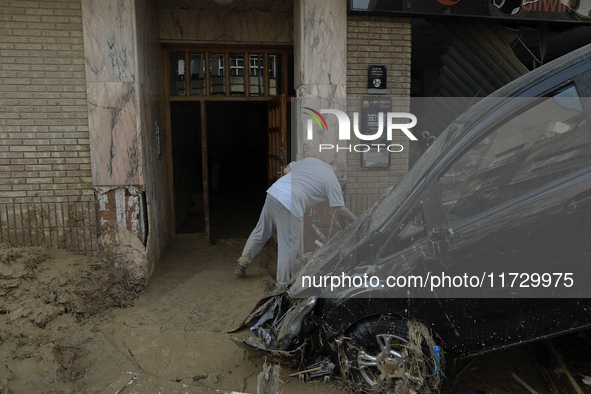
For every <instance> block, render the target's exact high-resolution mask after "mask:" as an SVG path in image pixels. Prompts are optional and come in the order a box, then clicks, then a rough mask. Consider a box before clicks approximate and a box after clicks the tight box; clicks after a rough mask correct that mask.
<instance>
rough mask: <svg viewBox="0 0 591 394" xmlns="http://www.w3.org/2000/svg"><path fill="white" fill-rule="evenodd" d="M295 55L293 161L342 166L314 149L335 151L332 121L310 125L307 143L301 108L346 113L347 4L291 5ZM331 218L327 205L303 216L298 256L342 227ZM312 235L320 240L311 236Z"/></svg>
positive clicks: (334, 154) (312, 0)
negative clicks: (314, 159) (326, 147)
mask: <svg viewBox="0 0 591 394" xmlns="http://www.w3.org/2000/svg"><path fill="white" fill-rule="evenodd" d="M294 55H295V56H294V62H295V65H294V71H295V79H294V84H295V88H296V92H297V100H295V102H294V103H292V119H293V120H294V122H293V123H292V133H293V134H295V142H296V144H295V150H296V152H297V156H296V158H297V159H298V160H300V159H303V158H305V157H317V158H319V159H321V160H323V161H325V162H327V163H330V162H331V161H333V160H334V159H339V160H341V161H343V162H345V160H346V158H345V152H344V151H342V150H341V151H340V152H339V151H337V150H336V149H333V150H323V151H320V149H319V148H320V144H331V145H334V146H337V144H338V140H337V137H338V129H339V128H338V121H337V117H336V116H335V115H331V114H326V115H325V116H324V118H325V119H326V122H327V125H328V127H319V126H318V125H317V124H316V122H314V123H313V125H314V127H313V133H312V134H313V138H312V139H311V140H310V139H308V133H307V127H306V125H307V120H308V119H311V117H310V116H309V115H306V114H305V113H304V112H308V113H312V112H311V111H310V110H307V109H306V108H311V109H314V110H316V111H320V110H321V109H337V110H341V111H343V112H346V110H347V103H346V88H347V85H346V84H347V2H346V1H337V0H329V1H326V0H295V1H294ZM342 144H343V142H341V145H342ZM343 189H344V188H343ZM333 215H337V214H336V213H335V212H331V209H330V208H329V207H328V203H324V204H320V205H319V206H317V207H315V208H313V209H312V210H311V211H310V212H307V213H306V215H305V217H304V226H303V236H302V240H303V241H302V249H301V251H300V252H302V253H305V252H309V251H312V250H314V249H315V248H316V247H317V245H319V244H321V243H322V242H324V241H325V240H324V237H327V238H328V237H331V236H333V235H334V234H335V233H336V232H337V231H338V230H339V229H340V228H341V226H342V220H341V219H340V218H338V217H336V216H333ZM337 216H338V215H337ZM335 219H336V220H335ZM313 226H315V227H316V230H314V227H313ZM317 231H319V232H321V233H322V234H323V235H324V236H319V235H318V234H316V232H317Z"/></svg>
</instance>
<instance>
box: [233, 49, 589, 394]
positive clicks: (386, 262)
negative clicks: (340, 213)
mask: <svg viewBox="0 0 591 394" xmlns="http://www.w3.org/2000/svg"><path fill="white" fill-rule="evenodd" d="M589 97H591V45H588V46H586V47H583V48H581V49H579V50H577V51H574V52H572V53H570V54H568V55H566V56H564V57H562V58H560V59H557V60H555V61H553V62H551V63H548V64H547V65H545V66H543V67H540V68H538V69H536V70H534V71H532V72H530V73H528V74H527V75H525V76H523V77H521V78H519V79H517V80H515V81H513V82H511V83H510V84H508V85H507V86H505V87H503V88H502V89H500V90H498V91H497V92H495V93H493V94H492V95H491V96H489V97H487V98H484V99H482V100H480V101H479V102H478V103H476V104H474V105H473V106H472V107H470V109H468V110H467V111H466V112H464V114H462V115H461V116H460V117H459V118H458V119H456V120H455V121H454V122H453V123H452V124H451V125H449V127H447V128H446V130H445V131H444V132H443V133H442V134H441V135H440V137H439V138H438V139H437V140H436V141H435V142H434V144H433V145H432V146H431V147H430V148H429V150H428V151H427V152H426V153H425V154H424V155H423V156H422V157H421V159H420V160H419V161H418V162H417V163H416V164H415V166H414V167H413V168H412V169H411V170H410V171H409V172H408V174H407V175H406V176H405V177H404V178H403V179H402V180H401V181H400V182H399V183H398V184H397V185H396V186H395V187H394V188H392V189H391V190H389V191H388V192H387V193H386V194H385V195H384V196H383V198H382V199H381V200H380V201H379V202H378V203H377V204H376V205H374V206H373V208H371V209H370V210H368V211H367V212H365V213H364V214H363V215H361V216H360V217H358V219H357V220H356V221H355V222H353V223H352V224H350V225H349V226H348V227H346V228H345V229H343V230H342V231H341V232H340V233H338V234H337V235H336V236H335V237H334V238H332V239H331V240H330V241H329V242H327V244H326V245H324V247H322V248H321V249H319V250H318V251H317V252H316V253H315V254H314V255H313V256H312V257H311V258H310V259H309V260H308V261H307V263H306V265H305V266H304V267H303V268H302V270H301V271H300V272H299V275H297V276H296V277H294V278H293V279H292V281H291V283H290V286H289V287H288V288H287V289H286V290H285V291H282V292H279V293H276V294H270V295H268V296H266V297H265V298H264V299H262V300H261V301H260V302H259V303H258V304H257V305H256V306H255V308H254V310H253V312H252V313H251V314H250V315H249V316H248V318H247V319H246V320H245V322H244V324H243V326H242V327H248V328H249V329H250V333H251V334H250V335H249V336H248V337H246V338H239V337H234V336H233V337H232V339H233V340H234V341H235V342H236V344H237V345H239V346H241V347H243V348H245V349H247V350H248V351H249V352H251V353H253V354H255V355H260V356H264V357H267V358H268V359H269V360H272V361H273V362H276V363H281V364H286V365H289V366H292V367H297V368H301V369H302V370H303V372H302V375H301V378H302V379H304V380H309V379H320V380H322V379H329V378H330V376H332V375H333V374H340V375H341V376H343V377H345V378H346V379H347V380H349V381H350V382H351V383H352V384H353V385H354V387H363V388H365V389H370V390H372V389H373V390H376V391H384V392H385V391H387V392H395V393H429V392H438V391H439V387H440V385H441V382H442V380H443V379H444V371H445V365H444V363H445V358H448V359H450V358H464V357H468V356H473V355H477V354H482V353H486V352H490V351H494V350H498V349H504V348H507V347H510V346H514V345H520V344H524V343H528V342H531V341H536V340H540V339H542V338H548V337H551V336H555V335H560V334H564V333H568V332H573V331H575V330H580V329H583V328H586V327H589V326H590V325H591V309H590V308H591V283H589V281H590V280H591V272H590V270H589V268H588V267H590V266H591V231H590V227H589V226H590V224H589V223H591V209H590V208H591V128H590V122H591V102H590V101H589V99H588V98H589Z"/></svg>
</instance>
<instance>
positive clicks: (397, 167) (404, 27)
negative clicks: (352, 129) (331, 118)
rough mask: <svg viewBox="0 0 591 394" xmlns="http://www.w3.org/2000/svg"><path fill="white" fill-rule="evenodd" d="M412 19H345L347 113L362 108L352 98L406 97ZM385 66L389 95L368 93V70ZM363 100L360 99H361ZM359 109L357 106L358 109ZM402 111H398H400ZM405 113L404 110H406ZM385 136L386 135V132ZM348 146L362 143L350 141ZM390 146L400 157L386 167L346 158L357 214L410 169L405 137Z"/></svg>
mask: <svg viewBox="0 0 591 394" xmlns="http://www.w3.org/2000/svg"><path fill="white" fill-rule="evenodd" d="M410 55H411V20H410V19H408V18H397V17H376V16H352V15H349V16H348V18H347V97H348V101H349V107H348V112H349V113H350V118H351V120H352V119H353V116H352V113H353V112H355V111H359V110H360V103H359V104H356V105H351V102H352V101H353V100H352V99H353V98H356V97H371V96H375V97H382V96H384V97H410V66H411V64H410ZM369 65H384V66H386V67H387V72H388V79H387V86H388V89H387V94H386V95H370V94H368V93H367V67H368V66H369ZM359 101H361V100H359ZM358 105H359V106H358ZM398 109H400V108H398ZM405 111H408V108H406V109H405ZM384 132H385V131H384ZM350 143H351V144H352V145H354V144H358V143H360V141H359V140H355V138H353V139H352V140H351V142H350ZM392 143H399V144H402V145H403V146H404V150H403V151H402V152H401V153H390V161H391V166H390V168H388V169H380V170H378V169H362V168H361V166H360V156H359V154H358V153H357V154H347V193H346V200H345V202H346V204H347V206H349V208H350V209H351V210H352V211H353V212H354V213H355V214H360V213H362V212H364V211H365V210H367V209H368V208H370V207H371V206H372V205H373V204H374V203H375V202H376V201H377V200H378V199H379V198H380V197H381V196H382V195H383V194H384V192H385V191H386V190H387V189H388V188H389V187H390V186H393V185H395V184H396V183H397V182H398V181H399V180H400V179H401V178H402V177H403V176H404V175H405V174H406V173H407V171H408V139H407V138H406V137H403V136H401V135H399V136H398V138H395V140H394V141H392Z"/></svg>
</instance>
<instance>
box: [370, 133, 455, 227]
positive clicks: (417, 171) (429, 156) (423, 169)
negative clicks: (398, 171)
mask: <svg viewBox="0 0 591 394" xmlns="http://www.w3.org/2000/svg"><path fill="white" fill-rule="evenodd" d="M462 126H463V122H460V121H456V122H454V123H452V124H451V125H450V126H449V127H447V129H446V130H445V131H444V132H443V133H442V134H441V135H440V136H439V138H437V140H435V142H434V143H433V145H431V147H430V148H429V149H428V150H427V152H425V154H423V156H421V158H420V159H419V160H418V161H417V163H416V164H415V165H414V166H413V167H412V168H411V169H410V171H409V172H408V174H406V176H404V178H402V180H400V182H398V184H397V185H396V187H394V188H393V189H391V190H390V191H389V192H387V193H386V195H384V197H383V198H382V199H381V200H380V201H379V202H378V204H377V206H376V207H375V208H374V209H373V213H372V215H371V222H370V224H369V230H373V229H375V228H377V227H379V226H380V225H381V224H382V223H384V221H385V220H386V219H387V218H388V217H390V215H392V213H394V212H395V211H396V209H397V208H398V207H399V206H400V204H402V202H403V201H404V200H405V199H406V198H407V197H408V195H409V194H410V192H411V191H412V190H413V189H414V188H415V187H416V186H417V185H418V183H419V182H420V181H421V179H423V178H424V177H425V175H426V174H427V171H429V168H431V167H432V165H433V163H435V161H436V160H437V159H438V158H439V157H440V156H441V153H442V152H443V151H444V150H445V149H446V147H448V146H449V145H450V144H451V142H452V141H454V140H456V139H457V138H459V137H460V136H461V135H462V131H463V129H464V127H462Z"/></svg>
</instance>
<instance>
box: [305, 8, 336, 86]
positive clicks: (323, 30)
mask: <svg viewBox="0 0 591 394" xmlns="http://www.w3.org/2000/svg"><path fill="white" fill-rule="evenodd" d="M294 4H295V6H294V19H295V21H296V26H295V27H294V29H295V30H294V31H295V59H296V60H295V85H296V87H298V86H299V85H311V84H316V85H340V84H346V83H347V3H346V2H344V1H343V2H341V1H325V0H295V3H294Z"/></svg>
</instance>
